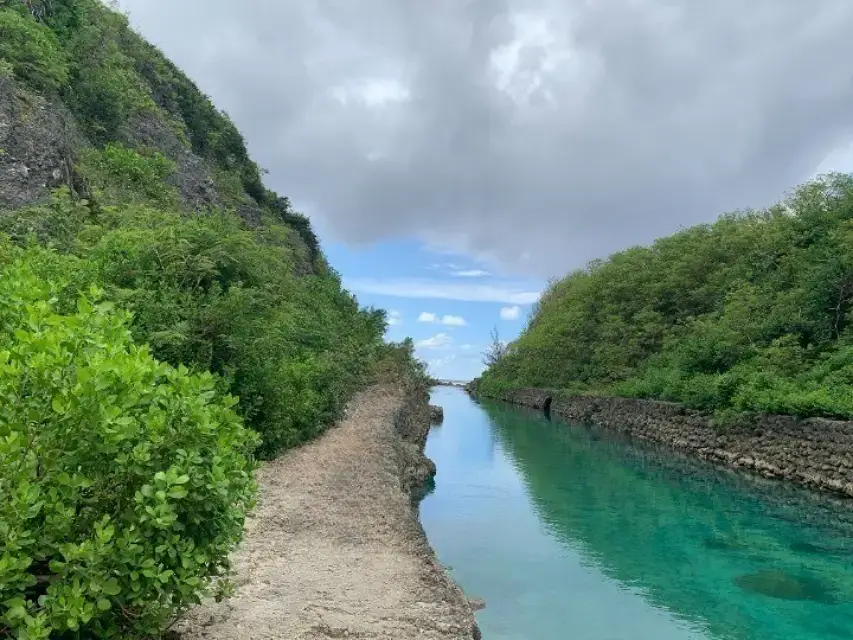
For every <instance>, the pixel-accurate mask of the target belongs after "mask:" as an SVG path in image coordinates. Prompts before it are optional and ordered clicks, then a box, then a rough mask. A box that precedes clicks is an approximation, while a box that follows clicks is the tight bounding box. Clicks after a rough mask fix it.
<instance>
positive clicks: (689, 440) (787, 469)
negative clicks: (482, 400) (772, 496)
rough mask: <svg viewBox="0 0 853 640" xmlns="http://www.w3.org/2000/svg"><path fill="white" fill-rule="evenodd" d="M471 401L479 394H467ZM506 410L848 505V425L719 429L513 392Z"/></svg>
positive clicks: (656, 407) (762, 422)
mask: <svg viewBox="0 0 853 640" xmlns="http://www.w3.org/2000/svg"><path fill="white" fill-rule="evenodd" d="M469 392H471V393H474V394H476V389H473V388H469ZM496 399H498V400H503V401H505V402H510V403H513V404H518V405H522V406H525V407H529V408H532V409H537V410H540V411H542V410H545V409H550V411H551V413H552V414H554V415H558V416H559V417H560V418H562V419H564V420H567V421H576V422H583V423H588V424H595V425H599V426H601V427H605V428H608V429H613V430H615V431H619V432H622V433H625V434H627V435H629V436H631V437H634V438H638V439H641V440H647V441H650V442H654V443H658V444H663V445H667V446H670V447H672V448H674V449H678V450H680V451H683V452H686V453H688V454H690V455H695V456H697V457H699V458H703V459H705V460H711V461H714V462H718V463H722V464H725V465H728V466H731V467H734V468H738V469H742V470H745V471H749V472H752V473H757V474H759V475H761V476H764V477H766V478H778V479H784V480H788V481H791V482H795V483H797V484H801V485H805V486H808V487H811V488H814V489H820V490H824V491H831V492H834V493H839V494H842V495H845V496H847V497H853V422H847V421H839V420H826V419H822V418H812V419H808V420H800V419H798V418H795V417H793V416H777V415H765V416H757V417H754V418H751V419H749V420H748V421H745V422H743V423H741V424H738V425H735V426H732V427H727V428H725V429H720V428H717V427H715V425H714V424H713V422H712V420H711V417H710V416H709V415H707V414H704V413H702V412H699V411H694V410H691V409H687V408H685V407H683V406H681V405H679V404H675V403H669V402H657V401H653V400H638V399H633V398H611V397H604V398H602V397H588V396H568V395H563V394H561V393H559V392H555V391H549V390H547V389H514V390H511V391H509V392H507V393H505V394H503V396H502V397H500V398H496Z"/></svg>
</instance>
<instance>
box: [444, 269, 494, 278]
mask: <svg viewBox="0 0 853 640" xmlns="http://www.w3.org/2000/svg"><path fill="white" fill-rule="evenodd" d="M451 275H454V276H456V277H457V278H485V277H486V276H490V275H492V274H491V273H489V272H488V271H483V270H482V269H462V270H460V271H454V272H453V273H452V274H451Z"/></svg>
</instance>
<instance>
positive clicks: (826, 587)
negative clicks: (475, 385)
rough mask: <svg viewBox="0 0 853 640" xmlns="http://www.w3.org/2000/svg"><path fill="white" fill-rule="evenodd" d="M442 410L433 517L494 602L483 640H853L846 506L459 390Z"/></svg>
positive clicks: (463, 567)
mask: <svg viewBox="0 0 853 640" xmlns="http://www.w3.org/2000/svg"><path fill="white" fill-rule="evenodd" d="M433 402H436V403H438V404H441V405H442V406H443V407H444V411H445V422H444V426H443V427H442V430H441V432H435V433H433V434H432V435H431V437H430V441H429V443H428V454H429V455H430V457H432V458H433V460H435V462H436V464H437V465H438V470H439V475H438V477H437V479H436V490H435V492H434V493H433V494H432V495H430V496H429V497H428V498H427V499H426V500H425V501H424V503H423V505H422V520H423V522H424V527H425V529H426V530H427V533H428V535H429V536H430V540H431V542H432V543H433V544H434V546H435V547H436V548H437V550H438V552H439V555H440V556H441V557H442V559H443V560H445V559H446V560H447V561H448V562H449V563H450V564H452V565H453V566H454V567H455V571H454V574H455V576H456V578H457V579H458V580H460V582H461V583H462V584H463V586H464V587H469V588H471V589H474V590H475V591H477V592H476V593H474V594H472V595H476V596H483V597H485V598H486V600H487V602H488V607H487V609H486V610H485V611H484V612H482V614H481V620H482V624H483V630H484V637H485V638H487V640H488V639H489V638H526V639H528V640H535V639H536V638H556V637H563V636H561V635H553V634H555V633H560V631H559V630H560V629H565V628H569V627H570V628H571V629H572V632H573V633H572V636H571V637H573V638H578V639H584V638H589V639H591V640H595V639H599V638H610V639H614V638H626V639H627V638H631V639H634V638H646V637H648V638H701V637H707V638H732V639H737V640H764V639H767V640H770V639H771V638H772V639H776V638H785V639H786V640H817V639H818V638H821V639H824V638H826V639H830V638H848V637H851V635H853V634H851V633H850V631H851V630H853V604H851V603H852V602H853V564H851V562H852V561H851V558H853V553H851V552H853V510H851V509H850V508H848V507H847V506H846V505H843V504H839V503H838V502H837V501H833V500H829V499H824V498H819V499H816V498H815V497H814V496H812V495H811V494H808V493H806V492H803V491H799V490H795V489H791V488H789V487H787V486H785V485H781V484H779V483H768V482H763V481H756V480H752V479H748V478H744V477H743V476H739V475H737V474H733V473H729V472H725V471H720V470H718V469H716V468H714V467H711V466H710V465H706V464H703V463H699V462H696V461H693V460H689V459H686V458H683V457H679V456H677V455H673V454H672V453H671V452H669V451H665V450H661V449H657V448H654V447H649V446H637V445H635V444H633V443H631V442H629V441H627V440H625V439H624V438H621V437H616V436H614V435H613V434H611V433H609V432H604V431H600V430H596V429H590V428H586V427H581V426H568V425H566V424H563V423H560V422H559V421H557V420H555V421H553V422H549V421H548V420H546V419H545V417H544V416H542V415H541V414H535V413H529V412H525V411H522V410H517V409H514V408H510V407H506V406H504V405H499V404H495V403H484V404H482V405H481V406H478V405H476V404H474V403H472V402H471V401H470V400H469V399H468V398H467V397H466V396H464V394H462V393H461V392H458V391H456V390H449V391H447V392H446V391H443V390H442V391H439V392H438V393H436V394H435V395H434V398H433ZM451 558H452V560H450V559H451ZM466 582H467V584H466ZM486 592H488V593H486ZM495 601H496V602H495ZM615 612H618V615H614V613H615ZM549 634H550V635H549Z"/></svg>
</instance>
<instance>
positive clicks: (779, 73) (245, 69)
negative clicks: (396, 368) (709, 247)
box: [121, 0, 853, 275]
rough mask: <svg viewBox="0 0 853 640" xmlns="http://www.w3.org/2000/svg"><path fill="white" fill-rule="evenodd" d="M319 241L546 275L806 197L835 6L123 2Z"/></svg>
mask: <svg viewBox="0 0 853 640" xmlns="http://www.w3.org/2000/svg"><path fill="white" fill-rule="evenodd" d="M121 4H122V6H123V7H124V8H126V9H128V10H129V11H130V14H131V20H132V22H133V23H134V24H135V25H136V26H137V27H138V28H140V30H141V31H142V32H143V34H145V35H146V36H147V37H148V38H149V39H150V40H152V41H153V42H155V43H156V44H158V45H160V46H161V48H162V49H163V50H164V51H165V52H166V53H167V55H169V56H171V57H172V58H173V59H174V60H175V61H176V62H177V63H178V64H180V65H181V66H182V67H183V68H184V69H185V70H186V71H187V72H188V73H189V74H190V75H191V76H192V77H193V78H194V79H196V81H197V82H198V83H199V84H200V86H201V87H202V88H203V89H204V90H205V91H207V92H208V93H210V94H211V95H212V96H213V98H214V100H215V101H216V102H217V104H219V105H220V106H222V107H223V108H225V109H226V110H227V111H228V112H229V113H230V114H231V116H232V117H233V118H234V120H235V121H236V122H237V124H238V125H239V126H240V128H241V129H242V130H243V131H244V133H245V134H246V137H247V139H248V141H249V145H250V149H251V151H252V152H253V154H254V155H255V157H256V158H258V160H259V161H260V163H261V164H262V165H263V166H264V167H265V168H267V169H269V170H270V172H271V173H270V176H269V177H268V180H269V182H270V184H271V186H272V187H273V188H275V189H276V190H278V191H280V192H281V193H283V194H286V195H288V196H290V197H291V198H292V200H293V201H294V203H295V204H296V205H297V206H299V207H301V208H302V209H303V210H304V211H306V212H307V213H308V214H309V215H311V216H312V217H313V218H315V219H316V220H317V221H318V223H319V225H320V228H321V230H322V231H324V232H325V233H326V234H327V236H328V235H329V234H331V237H336V238H338V239H342V240H345V241H348V242H354V243H358V242H370V241H374V240H377V239H381V238H383V237H389V236H391V235H394V234H418V235H420V236H422V237H423V238H424V239H425V240H427V241H429V242H431V243H433V244H443V245H450V246H451V247H452V248H456V249H461V250H464V251H466V252H468V253H469V254H471V255H474V256H477V257H479V258H481V259H484V260H486V261H488V262H489V263H491V264H495V265H498V266H502V267H503V268H505V269H509V270H514V271H516V272H518V273H523V272H524V273H530V274H535V275H551V274H555V273H560V272H562V271H564V270H565V269H567V268H570V267H574V266H579V265H581V264H583V263H584V262H586V261H587V260H589V259H592V258H595V257H602V256H604V255H606V254H607V253H609V252H611V251H613V250H616V249H619V248H622V247H625V246H627V245H631V244H637V243H641V242H648V241H650V240H652V239H653V238H655V237H657V236H660V235H663V234H667V233H671V232H673V231H675V230H677V229H678V228H679V227H680V226H684V225H689V224H693V223H696V222H699V221H706V220H710V219H712V218H713V217H715V216H716V215H717V214H718V213H721V212H723V211H725V210H729V209H733V208H739V207H744V206H752V205H756V206H757V205H762V204H765V203H767V202H769V201H771V200H773V199H775V198H776V197H778V196H780V195H781V194H782V193H783V191H784V190H786V189H787V188H789V187H791V186H793V185H794V184H796V183H797V182H798V181H801V180H803V179H805V178H807V177H808V176H809V175H810V174H811V173H812V172H813V171H814V170H815V168H816V167H817V166H818V165H819V164H820V162H821V161H822V160H823V159H824V158H825V157H826V155H827V154H829V153H830V152H831V151H832V150H833V149H834V148H836V147H838V146H841V145H844V144H845V143H847V142H848V141H849V140H850V137H851V135H853V131H851V127H853V74H851V71H850V66H849V63H848V61H849V60H851V59H853V39H851V38H850V36H849V34H850V32H851V30H852V29H851V28H853V3H851V2H849V0H813V1H812V2H804V1H803V0H753V1H751V2H743V1H741V0H717V1H716V2H695V1H693V0H674V1H672V2H661V1H660V0H597V1H596V2H585V1H581V0H573V1H568V2H567V1H566V0H469V1H468V2H464V1H461V0H433V1H432V2H418V1H415V0H359V1H358V2H351V1H348V0H298V1H297V0H285V1H277V0H256V1H255V2H252V3H236V2H232V1H228V2H226V1H225V0H204V1H202V0H182V1H181V2H176V1H175V0H123V1H122V2H121Z"/></svg>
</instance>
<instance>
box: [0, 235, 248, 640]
mask: <svg viewBox="0 0 853 640" xmlns="http://www.w3.org/2000/svg"><path fill="white" fill-rule="evenodd" d="M57 259H58V258H57V257H51V256H50V255H49V254H46V253H45V252H43V250H38V249H30V250H27V251H26V252H25V253H23V254H19V255H18V256H17V257H15V258H14V259H12V260H11V261H7V263H6V265H5V266H4V267H3V269H2V277H0V603H2V604H0V627H5V628H6V629H7V630H8V631H9V633H11V634H12V635H13V636H15V637H20V638H29V639H36V638H39V639H41V638H48V637H71V635H66V634H73V637H98V638H144V637H150V636H154V635H157V634H159V632H160V631H161V630H162V628H163V627H164V626H165V625H166V623H167V622H168V621H169V620H170V619H172V618H173V616H175V614H177V613H178V612H180V611H181V610H182V609H183V608H185V607H186V606H188V605H190V604H191V603H194V602H197V601H198V599H199V596H200V595H201V594H202V593H204V591H205V589H206V587H207V586H208V584H209V581H210V579H211V578H212V577H214V576H220V575H222V574H223V573H224V572H225V571H226V570H227V568H228V559H227V557H228V553H229V551H230V550H231V549H232V548H233V547H234V545H235V544H236V543H237V541H238V540H239V538H240V536H241V531H242V526H243V521H244V517H245V514H246V511H247V509H248V508H250V506H251V504H252V500H253V495H254V484H253V480H252V469H253V464H252V462H251V458H250V456H249V453H248V451H249V450H250V449H251V448H252V447H253V446H254V445H255V439H254V437H253V436H252V434H251V432H250V431H248V430H246V429H244V428H243V427H242V425H241V423H240V420H239V418H238V417H237V415H236V414H235V413H234V412H233V410H232V408H233V405H234V404H235V403H236V400H235V399H233V398H228V397H225V398H220V397H218V396H217V394H216V393H215V391H214V380H213V378H212V377H211V376H210V375H209V374H203V375H194V374H190V373H188V372H187V370H186V369H183V368H179V369H174V368H172V367H170V366H168V365H165V364H161V363H159V362H157V361H156V360H154V359H153V358H152V357H151V356H150V355H149V353H148V350H147V348H145V347H137V346H134V345H133V343H132V342H131V340H130V335H129V332H128V330H127V328H126V322H127V317H126V315H125V314H123V313H121V312H118V311H116V310H115V308H113V307H112V306H111V305H109V304H107V303H103V302H98V301H97V300H98V298H99V295H100V294H99V292H98V291H97V290H94V289H93V290H92V291H91V293H90V295H88V296H81V297H80V298H79V302H78V304H77V308H76V310H75V311H74V312H72V313H69V314H62V313H59V312H58V310H57V291H59V290H60V289H61V288H62V287H61V286H58V285H56V284H54V283H51V282H50V281H48V280H46V279H45V278H44V277H41V276H40V275H37V273H38V272H39V271H42V270H43V267H42V266H41V264H42V262H44V261H45V260H46V261H48V262H51V261H55V260H57ZM67 266H69V265H67ZM70 266H73V265H70ZM49 270H50V271H56V268H55V266H54V267H53V268H51V269H49Z"/></svg>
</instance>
